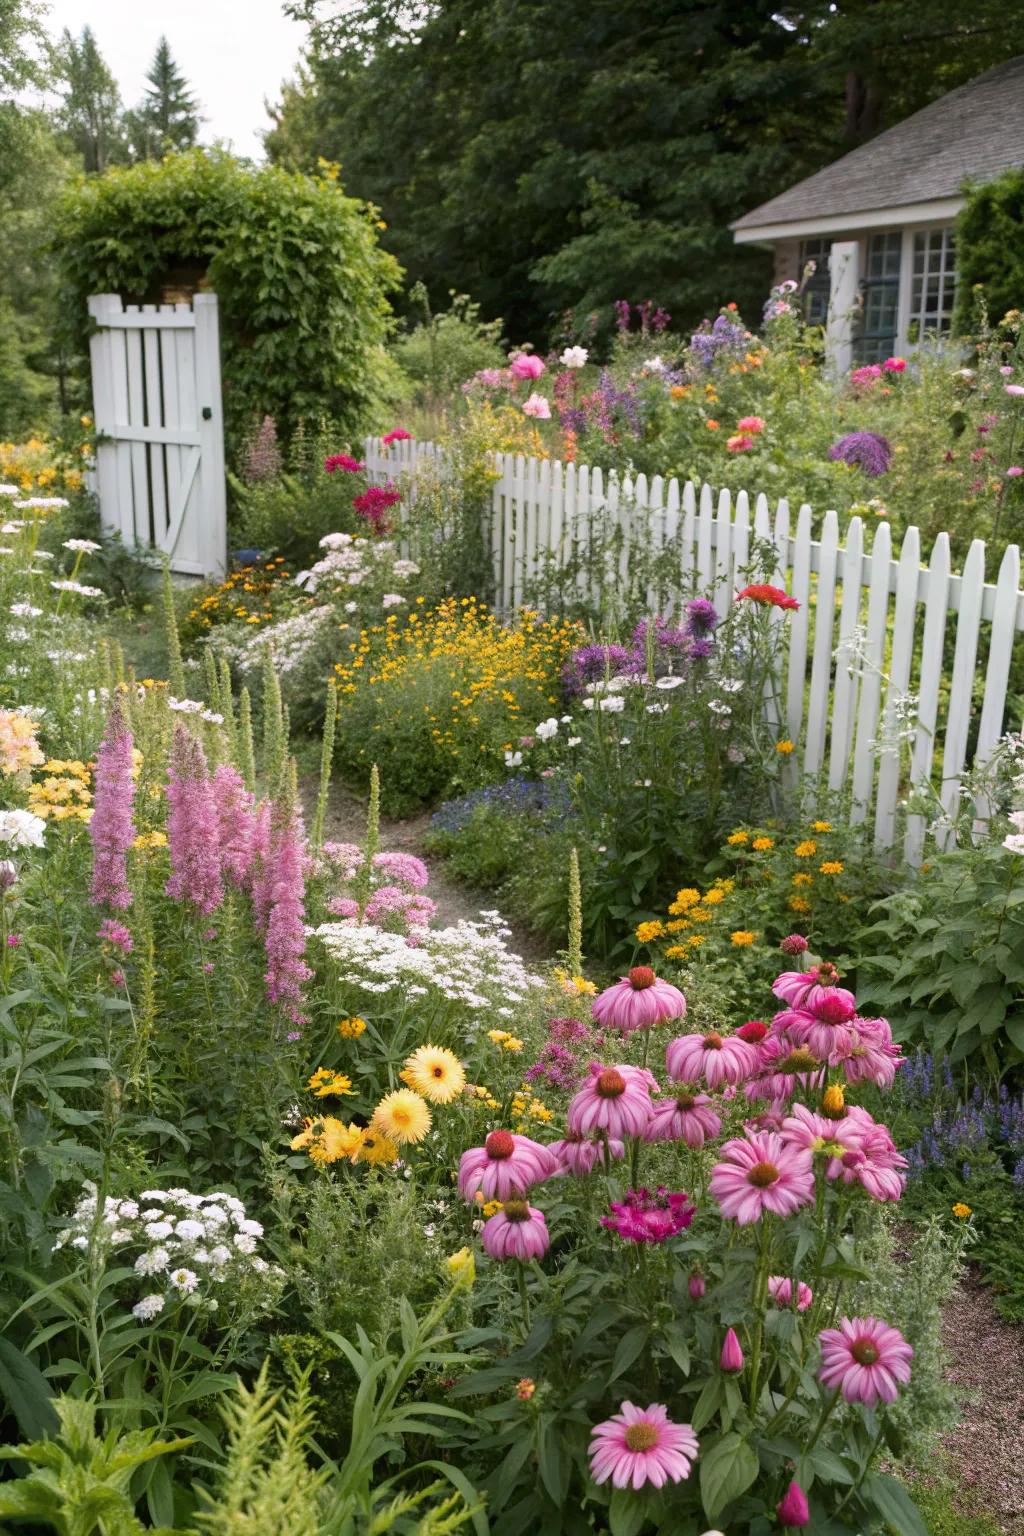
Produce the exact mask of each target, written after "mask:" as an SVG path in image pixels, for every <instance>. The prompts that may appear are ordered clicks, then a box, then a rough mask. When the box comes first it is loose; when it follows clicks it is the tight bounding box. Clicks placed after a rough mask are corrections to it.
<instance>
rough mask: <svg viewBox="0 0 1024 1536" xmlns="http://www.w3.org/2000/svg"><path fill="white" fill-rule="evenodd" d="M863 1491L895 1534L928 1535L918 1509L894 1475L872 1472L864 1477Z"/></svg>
mask: <svg viewBox="0 0 1024 1536" xmlns="http://www.w3.org/2000/svg"><path fill="white" fill-rule="evenodd" d="M863 1493H864V1497H865V1498H866V1499H867V1500H868V1502H869V1503H871V1504H873V1505H874V1506H875V1508H876V1509H877V1510H878V1513H879V1514H880V1515H881V1517H882V1519H883V1520H884V1521H885V1522H886V1524H887V1525H888V1527H889V1529H890V1530H891V1531H893V1532H894V1533H895V1536H928V1527H927V1526H926V1525H925V1523H924V1521H923V1520H922V1518H921V1512H920V1510H919V1509H918V1507H917V1505H916V1504H915V1503H914V1501H913V1499H912V1498H911V1497H910V1494H909V1493H908V1492H907V1490H906V1488H904V1486H903V1484H902V1483H901V1482H898V1481H897V1479H896V1478H895V1477H889V1476H888V1475H887V1474H885V1473H873V1474H872V1475H871V1476H869V1477H866V1478H865V1479H864V1488H863Z"/></svg>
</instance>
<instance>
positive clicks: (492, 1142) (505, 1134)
mask: <svg viewBox="0 0 1024 1536" xmlns="http://www.w3.org/2000/svg"><path fill="white" fill-rule="evenodd" d="M484 1148H485V1150H486V1152H487V1156H488V1157H494V1158H497V1159H498V1160H499V1161H503V1160H504V1159H505V1158H506V1157H511V1156H512V1153H513V1152H514V1151H515V1149H516V1144H515V1142H514V1141H513V1140H512V1133H511V1131H492V1132H491V1134H490V1135H489V1136H488V1138H487V1140H486V1141H485V1142H484Z"/></svg>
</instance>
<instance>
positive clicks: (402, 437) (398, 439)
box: [381, 427, 412, 448]
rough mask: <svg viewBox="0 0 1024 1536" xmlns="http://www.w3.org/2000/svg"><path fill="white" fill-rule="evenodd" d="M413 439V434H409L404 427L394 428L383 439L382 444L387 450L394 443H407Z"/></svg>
mask: <svg viewBox="0 0 1024 1536" xmlns="http://www.w3.org/2000/svg"><path fill="white" fill-rule="evenodd" d="M411 437H412V433H411V432H407V431H406V430H405V428H404V427H394V428H393V429H392V430H391V431H390V432H388V433H387V434H386V436H384V437H382V438H381V442H382V443H383V444H384V447H385V448H390V447H391V444H392V443H405V442H408V441H409V439H410V438H411Z"/></svg>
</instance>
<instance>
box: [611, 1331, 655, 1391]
mask: <svg viewBox="0 0 1024 1536" xmlns="http://www.w3.org/2000/svg"><path fill="white" fill-rule="evenodd" d="M647 1333H648V1329H647V1324H646V1323H637V1324H636V1326H635V1327H633V1328H630V1329H629V1331H628V1332H627V1333H624V1334H623V1335H622V1338H621V1339H620V1340H619V1342H618V1344H617V1345H616V1347H615V1357H614V1359H613V1360H612V1374H611V1375H610V1376H609V1378H608V1380H609V1382H613V1381H616V1380H618V1378H619V1377H620V1376H621V1375H623V1374H624V1372H626V1371H628V1370H629V1368H630V1366H631V1365H632V1364H633V1361H634V1360H635V1359H636V1357H637V1355H639V1353H640V1351H641V1350H642V1349H643V1347H644V1345H645V1344H646V1343H647Z"/></svg>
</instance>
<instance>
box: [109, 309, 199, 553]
mask: <svg viewBox="0 0 1024 1536" xmlns="http://www.w3.org/2000/svg"><path fill="white" fill-rule="evenodd" d="M89 313H90V315H91V316H92V318H93V320H94V322H95V325H96V329H95V331H94V333H93V336H92V338H91V341H90V344H89V345H90V353H91V360H92V392H93V407H94V411H95V422H96V488H97V491H98V494H99V502H100V517H101V520H102V522H103V525H104V527H106V528H108V529H112V530H116V531H117V532H118V533H120V535H121V537H122V538H123V539H124V541H125V543H126V544H128V545H132V544H135V543H139V544H142V545H147V546H149V547H151V548H153V549H155V550H159V551H160V552H161V553H163V554H164V555H166V556H167V558H168V560H169V561H170V565H171V569H172V570H173V571H176V572H180V573H181V574H183V575H190V576H217V575H220V574H221V573H222V572H223V570H224V567H225V562H226V555H227V533H226V492H225V483H224V421H223V415H222V411H221V394H220V343H219V338H218V328H217V298H216V295H215V294H212V293H197V294H196V295H195V297H194V299H193V301H192V303H191V305H189V304H160V305H156V304H143V305H141V306H140V305H138V304H127V305H126V304H123V303H122V302H121V298H120V296H119V295H118V294H116V293H97V294H94V295H93V296H92V298H90V300H89Z"/></svg>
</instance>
